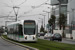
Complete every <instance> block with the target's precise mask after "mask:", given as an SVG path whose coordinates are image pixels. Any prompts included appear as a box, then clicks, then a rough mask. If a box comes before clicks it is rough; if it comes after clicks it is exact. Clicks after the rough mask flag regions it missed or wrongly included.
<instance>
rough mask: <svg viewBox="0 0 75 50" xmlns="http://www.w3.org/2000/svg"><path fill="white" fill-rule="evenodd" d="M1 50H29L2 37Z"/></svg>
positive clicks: (0, 39)
mask: <svg viewBox="0 0 75 50" xmlns="http://www.w3.org/2000/svg"><path fill="white" fill-rule="evenodd" d="M0 50H27V49H26V48H23V47H20V46H17V45H15V44H12V43H9V42H7V41H5V40H3V39H2V38H1V37H0Z"/></svg>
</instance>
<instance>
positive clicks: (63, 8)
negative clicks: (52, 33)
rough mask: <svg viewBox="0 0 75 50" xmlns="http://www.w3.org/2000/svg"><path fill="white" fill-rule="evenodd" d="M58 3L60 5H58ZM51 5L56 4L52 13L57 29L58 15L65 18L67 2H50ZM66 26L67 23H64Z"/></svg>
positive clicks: (65, 0) (60, 0)
mask: <svg viewBox="0 0 75 50" xmlns="http://www.w3.org/2000/svg"><path fill="white" fill-rule="evenodd" d="M59 2H60V5H59ZM51 4H58V5H55V6H56V8H55V9H54V11H53V13H54V15H55V16H56V29H58V24H57V22H58V18H59V14H60V13H61V14H64V15H65V16H66V17H67V4H68V0H51ZM66 24H67V23H66Z"/></svg>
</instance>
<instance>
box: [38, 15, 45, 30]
mask: <svg viewBox="0 0 75 50" xmlns="http://www.w3.org/2000/svg"><path fill="white" fill-rule="evenodd" d="M39 15H42V16H44V30H45V16H46V15H43V14H39Z"/></svg>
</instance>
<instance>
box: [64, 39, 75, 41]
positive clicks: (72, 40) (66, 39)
mask: <svg viewBox="0 0 75 50" xmlns="http://www.w3.org/2000/svg"><path fill="white" fill-rule="evenodd" d="M64 40H67V41H72V42H75V40H73V39H68V38H67V39H64Z"/></svg>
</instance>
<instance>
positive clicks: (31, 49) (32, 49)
mask: <svg viewBox="0 0 75 50" xmlns="http://www.w3.org/2000/svg"><path fill="white" fill-rule="evenodd" d="M1 38H2V39H3V40H5V41H8V42H10V43H13V44H15V45H18V46H21V47H24V48H27V49H29V50H38V49H37V48H33V47H30V46H27V45H23V44H20V43H17V42H13V41H10V40H7V39H5V38H4V37H3V36H1Z"/></svg>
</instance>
